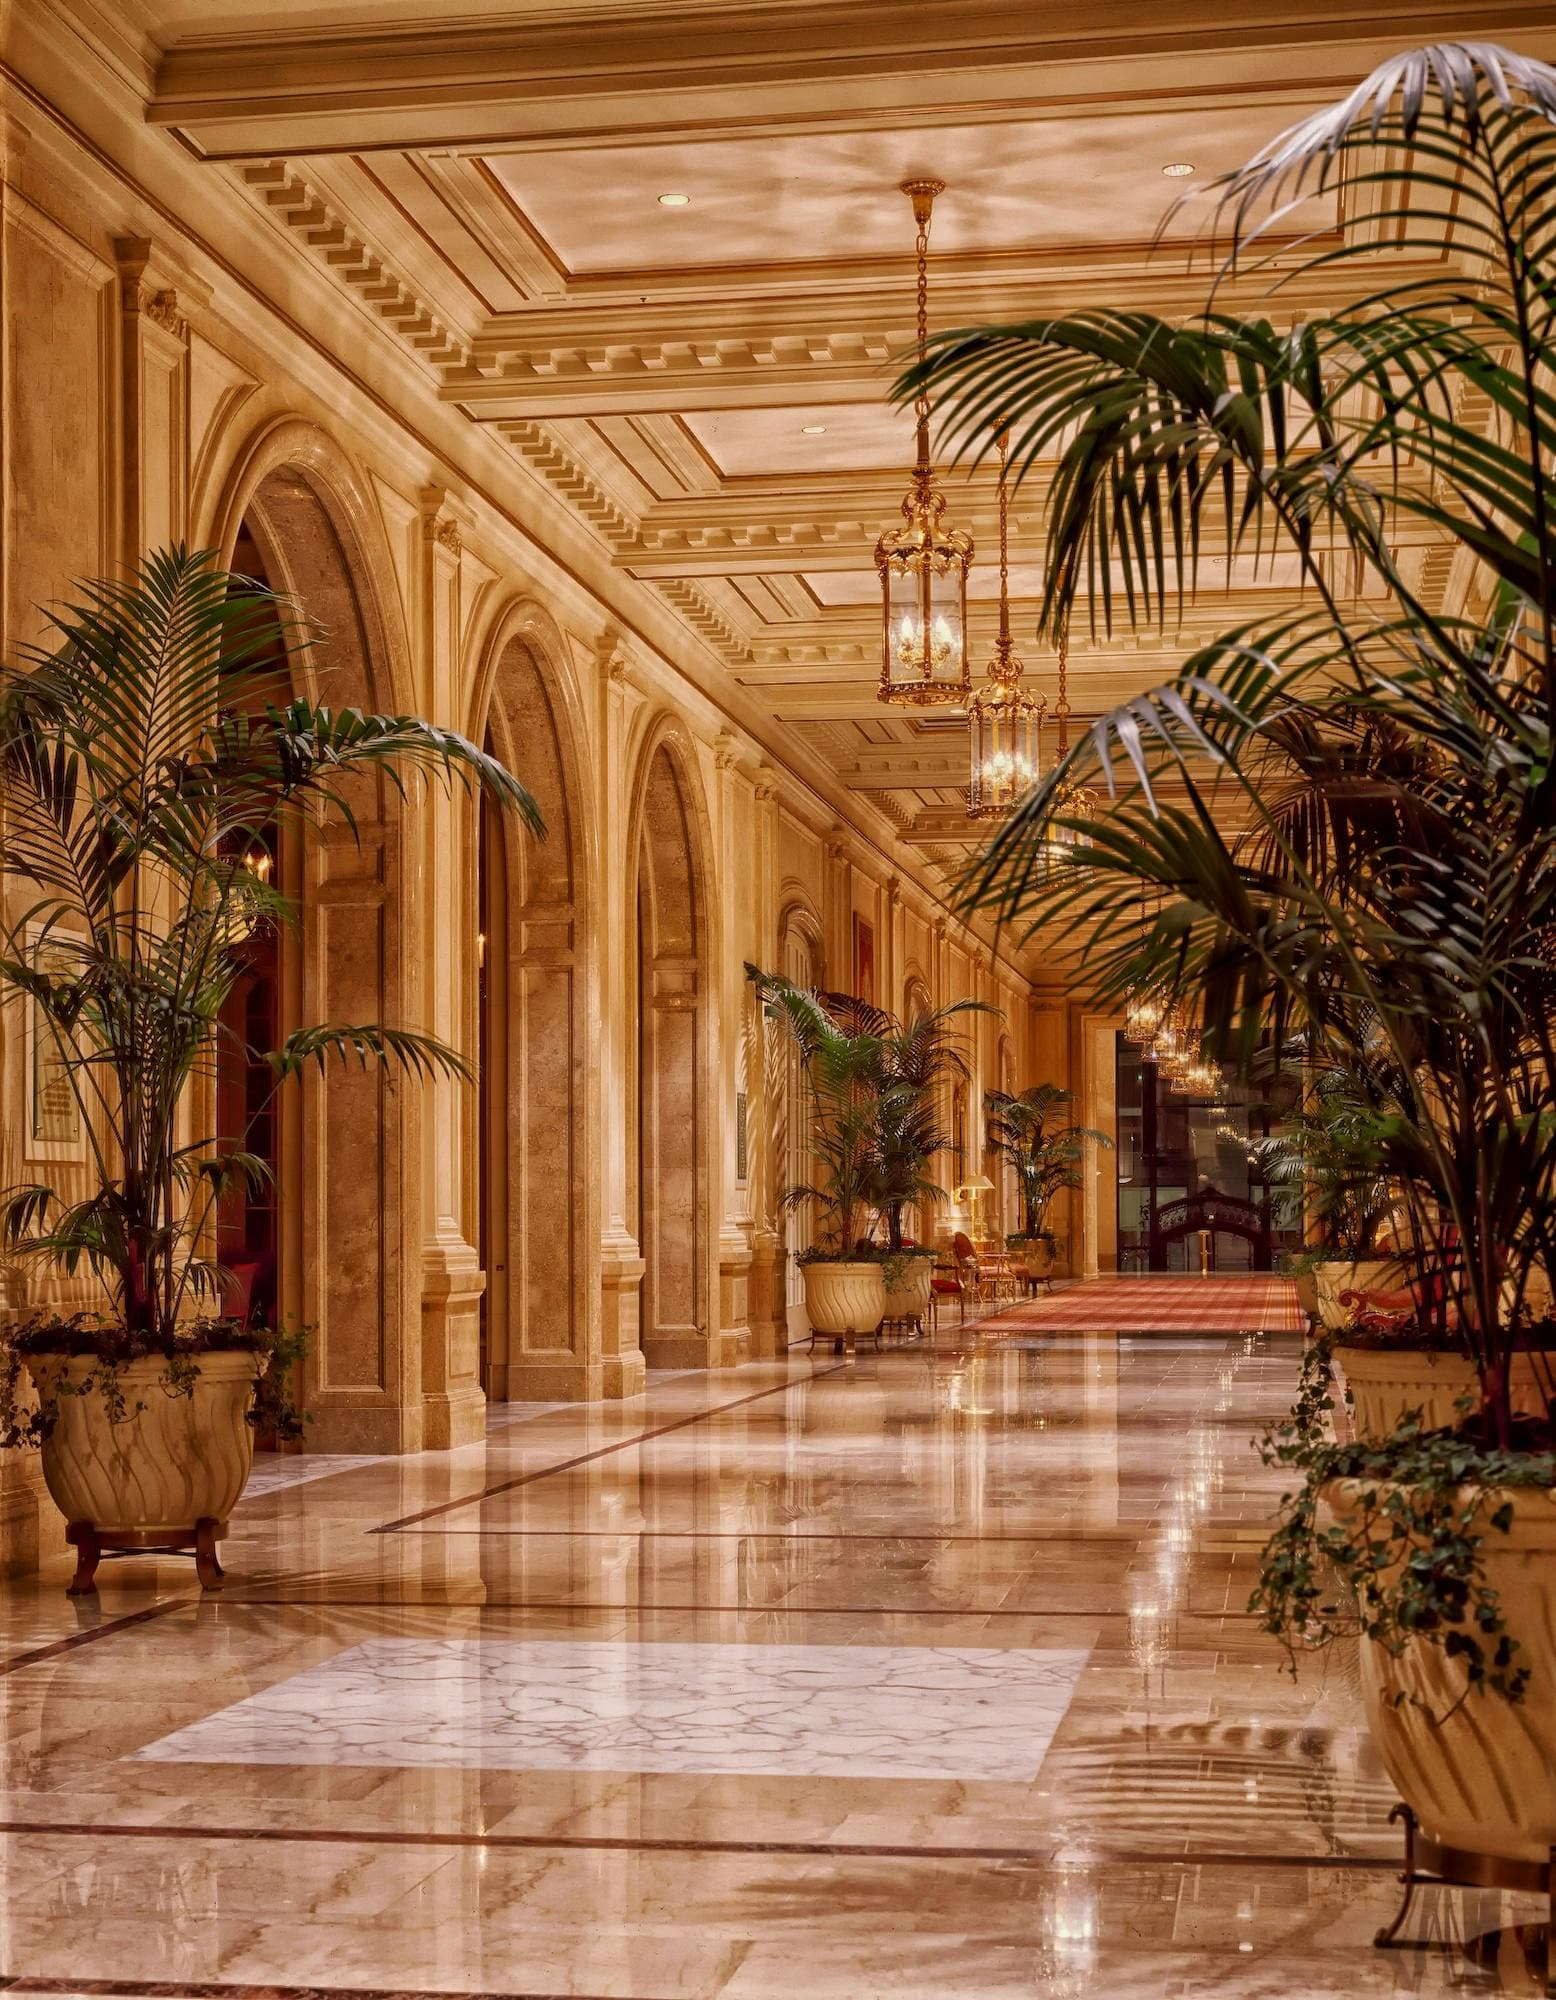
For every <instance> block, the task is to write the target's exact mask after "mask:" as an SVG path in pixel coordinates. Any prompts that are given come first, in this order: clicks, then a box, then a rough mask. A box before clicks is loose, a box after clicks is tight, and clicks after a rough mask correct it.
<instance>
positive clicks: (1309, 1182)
mask: <svg viewBox="0 0 1556 2000" xmlns="http://www.w3.org/2000/svg"><path fill="white" fill-rule="evenodd" d="M1308 1079H1309V1084H1310V1091H1309V1101H1308V1103H1307V1104H1305V1105H1299V1106H1296V1107H1294V1108H1293V1109H1292V1110H1290V1111H1288V1112H1287V1113H1286V1115H1285V1117H1284V1119H1283V1121H1282V1124H1283V1129H1282V1130H1281V1131H1280V1132H1279V1133H1278V1134H1276V1135H1275V1136H1274V1137H1272V1138H1269V1139H1259V1140H1256V1141H1255V1142H1254V1143H1253V1145H1252V1147H1251V1148H1250V1151H1251V1153H1252V1155H1253V1158H1254V1161H1255V1163H1256V1164H1257V1166H1258V1168H1259V1171H1260V1172H1261V1173H1262V1174H1263V1176H1264V1178H1265V1180H1266V1181H1267V1182H1268V1183H1269V1185H1270V1186H1271V1187H1292V1186H1295V1187H1297V1188H1299V1189H1300V1190H1301V1191H1302V1194H1303V1197H1304V1207H1305V1210H1306V1213H1307V1215H1308V1216H1309V1218H1310V1219H1311V1220H1312V1221H1313V1222H1314V1223H1315V1224H1316V1225H1317V1228H1318V1232H1319V1240H1320V1243H1321V1244H1322V1248H1323V1254H1324V1255H1325V1256H1329V1257H1335V1256H1344V1257H1347V1258H1350V1259H1352V1260H1353V1261H1354V1260H1355V1259H1357V1258H1361V1257H1376V1256H1377V1255H1378V1254H1379V1244H1380V1242H1381V1240H1382V1238H1383V1236H1384V1233H1385V1231H1388V1232H1390V1234H1391V1235H1394V1236H1397V1235H1398V1233H1399V1230H1400V1227H1401V1225H1402V1224H1407V1223H1408V1220H1409V1218H1408V1214H1407V1212H1406V1203H1405V1200H1404V1197H1403V1195H1402V1193H1401V1191H1400V1189H1399V1187H1398V1186H1397V1184H1396V1183H1395V1182H1394V1181H1393V1180H1392V1179H1391V1178H1390V1176H1389V1174H1388V1171H1387V1167H1386V1155H1387V1147H1388V1138H1389V1132H1390V1125H1391V1121H1392V1120H1393V1119H1394V1118H1395V1117H1396V1116H1397V1115H1398V1106H1399V1104H1400V1103H1401V1101H1402V1098H1403V1095H1404V1093H1403V1091H1402V1089H1401V1086H1400V1080H1399V1078H1398V1076H1397V1075H1396V1073H1395V1072H1394V1070H1393V1067H1392V1065H1388V1064H1386V1063H1380V1062H1378V1061H1377V1060H1376V1059H1375V1060H1374V1062H1372V1063H1367V1062H1364V1061H1360V1060H1352V1061H1334V1062H1331V1063H1329V1064H1328V1065H1327V1066H1324V1067H1313V1066H1310V1067H1309V1071H1308Z"/></svg>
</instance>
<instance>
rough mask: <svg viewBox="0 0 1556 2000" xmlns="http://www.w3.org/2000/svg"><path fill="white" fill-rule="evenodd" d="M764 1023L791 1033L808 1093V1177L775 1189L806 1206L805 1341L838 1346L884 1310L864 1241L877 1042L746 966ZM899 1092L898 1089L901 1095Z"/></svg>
mask: <svg viewBox="0 0 1556 2000" xmlns="http://www.w3.org/2000/svg"><path fill="white" fill-rule="evenodd" d="M746 976H747V978H749V979H750V980H751V981H752V982H753V983H754V985H755V986H756V989H757V992H758V993H759V994H760V995H761V998H762V1003H763V1008H764V1011H765V1012H766V1014H767V1017H768V1019H769V1020H772V1021H776V1022H779V1023H781V1024H782V1025H783V1026H784V1027H785V1028H786V1030H787V1031H788V1032H789V1033H790V1034H791V1035H793V1037H794V1039H795V1042H796V1044H797V1045H798V1048H799V1051H800V1056H801V1060H802V1062H803V1064H804V1069H805V1077H806V1081H807V1084H808V1086H809V1090H810V1135H809V1136H810V1156H811V1161H812V1164H813V1168H814V1173H813V1177H812V1178H811V1179H810V1180H808V1181H802V1182H796V1183H795V1184H794V1185H793V1186H792V1187H788V1188H785V1189H784V1191H783V1196H782V1199H783V1204H784V1206H785V1207H786V1208H788V1209H791V1210H793V1209H799V1208H806V1209H808V1210H809V1212H810V1215H811V1218H812V1222H813V1225H814V1227H815V1232H816V1234H815V1240H814V1241H813V1242H812V1244H811V1245H810V1246H809V1247H808V1248H807V1249H805V1250H802V1251H801V1252H800V1253H799V1256H798V1258H797V1260H796V1261H797V1262H798V1263H799V1265H800V1267H801V1270H802V1271H803V1273H804V1279H805V1315H806V1318H807V1319H808V1320H809V1321H810V1329H811V1338H812V1340H814V1339H815V1337H816V1335H817V1334H830V1335H831V1336H832V1339H833V1343H834V1346H835V1348H836V1350H837V1351H838V1352H839V1353H841V1352H842V1349H843V1346H844V1343H845V1342H846V1341H849V1340H852V1339H854V1338H855V1337H856V1336H857V1335H859V1334H861V1333H872V1334H873V1333H878V1332H879V1330H880V1325H881V1321H882V1319H883V1318H884V1317H885V1312H886V1294H885V1287H884V1284H883V1281H882V1275H881V1264H880V1260H879V1258H878V1257H876V1256H874V1255H873V1254H872V1252H871V1246H870V1243H869V1235H870V1226H871V1221H872V1217H873V1195H874V1191H875V1189H876V1186H877V1182H878V1175H879V1153H878V1150H877V1138H878V1133H879V1125H880V1104H879V1099H880V1074H881V1053H882V1052H881V1043H880V1038H879V1037H878V1036H876V1035H872V1034H868V1033H864V1032H850V1031H849V1030H848V1029H846V1028H843V1027H840V1026H839V1025H838V1023H837V1022H836V1021H835V1020H834V1019H833V1018H832V1016H831V1014H830V1013H829V1012H828V1011H827V1009H826V1008H825V1007H824V1006H823V1005H822V1003H821V1000H820V998H819V996H817V995H816V994H813V993H808V992H806V991H805V990H804V989H803V988H801V987H798V986H794V985H793V984H791V982H790V981H788V980H787V979H783V978H781V977H779V976H778V975H776V974H771V973H763V972H761V971H759V970H758V968H757V967H756V966H754V965H747V967H746ZM902 1094H903V1095H905V1094H906V1093H902Z"/></svg>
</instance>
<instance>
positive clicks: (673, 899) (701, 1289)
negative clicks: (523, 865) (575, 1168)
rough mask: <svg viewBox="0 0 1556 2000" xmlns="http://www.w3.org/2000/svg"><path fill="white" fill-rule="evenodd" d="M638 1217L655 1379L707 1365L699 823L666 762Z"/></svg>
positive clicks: (655, 767)
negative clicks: (695, 827)
mask: <svg viewBox="0 0 1556 2000" xmlns="http://www.w3.org/2000/svg"><path fill="white" fill-rule="evenodd" d="M636 913H637V995H638V1049H637V1056H638V1060H637V1071H638V1090H637V1145H636V1148H635V1152H636V1164H637V1174H636V1188H635V1190H634V1194H635V1207H636V1216H637V1230H638V1242H639V1245H640V1247H641V1250H642V1254H643V1261H644V1267H645V1268H644V1273H643V1307H642V1336H641V1337H642V1347H643V1354H644V1357H645V1359H646V1360H647V1362H648V1365H649V1366H650V1367H651V1368H656V1367H657V1368H689V1367H703V1366H705V1365H706V1364H707V1361H708V1358H709V1332H708V1316H709V1306H710V1301H709V1296H708V1293H709V1280H708V1270H707V1263H708V1257H707V1244H708V1188H707V1121H708V1112H707V1104H706V1101H705V1092H704V1087H703V1068H704V1062H705V1055H706V1050H705V1046H704V1044H705V1039H706V1027H705V1023H704V1018H703V1007H704V1000H705V995H704V967H703V951H704V939H703V930H704V923H703V911H702V891H701V884H700V881H699V877H698V869H697V863H696V848H695V845H694V840H693V832H692V822H691V812H690V806H689V802H688V799H687V796H686V792H685V788H684V785H683V783H682V780H681V776H680V773H679V771H678V769H677V767H676V764H675V762H674V759H673V758H672V756H671V754H670V752H669V751H668V750H667V749H666V748H665V747H664V746H663V745H661V746H660V747H659V749H657V750H656V751H655V752H654V755H653V757H652V759H651V761H650V764H649V769H648V777H647V781H646V784H645V787H644V795H643V811H642V829H641V833H640V835H639V845H638V859H637V882H636Z"/></svg>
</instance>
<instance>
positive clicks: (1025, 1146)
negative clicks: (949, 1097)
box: [983, 1083, 1113, 1242]
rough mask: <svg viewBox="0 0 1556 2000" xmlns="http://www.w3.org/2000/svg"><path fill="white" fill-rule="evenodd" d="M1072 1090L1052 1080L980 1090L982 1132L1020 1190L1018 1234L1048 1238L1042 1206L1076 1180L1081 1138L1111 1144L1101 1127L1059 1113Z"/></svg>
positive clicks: (1078, 1182) (1050, 1234)
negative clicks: (1009, 1088) (1018, 1088)
mask: <svg viewBox="0 0 1556 2000" xmlns="http://www.w3.org/2000/svg"><path fill="white" fill-rule="evenodd" d="M1073 1095H1074V1093H1073V1092H1071V1091H1068V1090H1062V1089H1061V1088H1060V1087H1059V1085H1058V1084H1056V1083H1034V1084H1032V1085H1031V1086H1030V1087H1029V1088H1028V1089H1026V1090H1023V1091H1022V1092H1021V1093H1020V1095H1019V1096H1013V1095H1012V1094H1011V1093H1010V1092H1009V1091H1005V1090H986V1091H985V1092H984V1094H983V1111H984V1121H985V1122H984V1136H985V1138H986V1140H987V1142H988V1144H989V1145H990V1146H992V1147H993V1148H994V1150H995V1151H996V1152H997V1153H999V1154H1000V1155H1001V1156H1002V1157H1003V1158H1004V1159H1006V1160H1008V1161H1009V1162H1010V1165H1011V1166H1012V1167H1013V1168H1014V1169H1015V1174H1016V1185H1017V1187H1018V1188H1019V1189H1020V1191H1021V1222H1022V1227H1021V1232H1020V1236H1021V1240H1025V1239H1026V1238H1027V1237H1031V1236H1043V1237H1047V1238H1048V1240H1049V1241H1050V1242H1052V1241H1053V1232H1052V1230H1051V1229H1049V1227H1048V1211H1049V1209H1050V1208H1051V1207H1052V1205H1053V1200H1054V1196H1055V1195H1057V1194H1059V1193H1061V1192H1062V1191H1063V1190H1064V1189H1065V1188H1078V1187H1080V1186H1081V1185H1082V1179H1081V1161H1082V1160H1083V1159H1084V1158H1085V1156H1086V1143H1085V1142H1086V1141H1087V1140H1088V1139H1089V1140H1091V1142H1092V1143H1093V1145H1097V1146H1105V1147H1107V1148H1109V1149H1110V1150H1111V1148H1112V1145H1113V1141H1112V1140H1111V1139H1110V1138H1109V1137H1108V1135H1107V1134H1106V1133H1105V1132H1098V1131H1095V1130H1093V1128H1092V1127H1091V1126H1089V1125H1073V1124H1071V1123H1069V1122H1068V1120H1066V1119H1065V1117H1064V1113H1065V1111H1066V1110H1067V1109H1068V1107H1069V1105H1070V1103H1071V1102H1072V1099H1073ZM1016 1240H1017V1239H1016V1238H1014V1237H1013V1238H1012V1239H1011V1241H1012V1242H1014V1241H1016Z"/></svg>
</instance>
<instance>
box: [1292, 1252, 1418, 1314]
mask: <svg viewBox="0 0 1556 2000" xmlns="http://www.w3.org/2000/svg"><path fill="white" fill-rule="evenodd" d="M1404 1283H1405V1270H1404V1266H1403V1265H1402V1264H1401V1263H1400V1261H1399V1259H1398V1258H1397V1257H1360V1258H1357V1259H1356V1260H1355V1261H1354V1262H1352V1263H1340V1262H1338V1261H1333V1262H1325V1263H1322V1264H1319V1265H1316V1266H1315V1267H1314V1271H1313V1284H1314V1288H1315V1290H1316V1291H1317V1294H1318V1317H1319V1318H1320V1320H1322V1321H1323V1323H1324V1325H1325V1326H1327V1327H1331V1328H1334V1329H1335V1330H1337V1331H1338V1329H1339V1328H1340V1327H1342V1326H1347V1325H1349V1323H1350V1317H1351V1316H1350V1313H1349V1311H1348V1310H1347V1309H1346V1308H1345V1307H1344V1306H1342V1305H1341V1303H1340V1294H1341V1293H1342V1292H1397V1291H1400V1290H1401V1289H1402V1288H1403V1286H1404Z"/></svg>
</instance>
